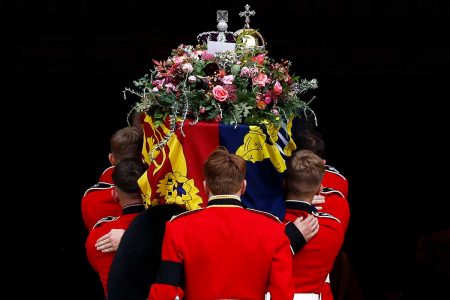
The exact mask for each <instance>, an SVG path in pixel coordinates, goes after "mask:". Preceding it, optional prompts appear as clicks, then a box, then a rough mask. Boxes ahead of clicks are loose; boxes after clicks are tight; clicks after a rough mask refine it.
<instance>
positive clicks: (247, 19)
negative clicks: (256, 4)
mask: <svg viewBox="0 0 450 300" xmlns="http://www.w3.org/2000/svg"><path fill="white" fill-rule="evenodd" d="M254 15H255V11H254V10H250V5H248V4H246V5H245V11H241V12H239V17H245V26H244V28H246V29H248V28H250V16H254Z"/></svg>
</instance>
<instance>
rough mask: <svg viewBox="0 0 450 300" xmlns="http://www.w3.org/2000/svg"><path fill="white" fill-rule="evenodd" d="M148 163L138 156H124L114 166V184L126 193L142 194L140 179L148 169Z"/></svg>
mask: <svg viewBox="0 0 450 300" xmlns="http://www.w3.org/2000/svg"><path fill="white" fill-rule="evenodd" d="M147 168H148V165H147V164H146V163H144V162H142V160H140V159H137V158H124V159H122V160H121V161H120V162H119V163H118V164H117V165H116V167H115V168H114V171H113V173H112V179H113V183H114V185H115V186H116V187H117V188H118V189H119V190H121V191H122V192H124V193H126V194H138V195H139V194H140V189H139V185H138V182H137V181H138V179H139V178H140V177H141V176H142V174H144V173H145V171H147Z"/></svg>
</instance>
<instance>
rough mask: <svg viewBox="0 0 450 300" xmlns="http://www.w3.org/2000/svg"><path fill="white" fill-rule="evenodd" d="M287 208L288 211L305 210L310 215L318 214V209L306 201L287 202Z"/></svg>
mask: <svg viewBox="0 0 450 300" xmlns="http://www.w3.org/2000/svg"><path fill="white" fill-rule="evenodd" d="M284 202H285V203H286V208H287V209H295V210H303V211H306V212H308V213H310V214H311V213H313V212H317V209H316V208H315V207H314V205H311V204H309V203H308V202H306V201H302V200H285V201H284Z"/></svg>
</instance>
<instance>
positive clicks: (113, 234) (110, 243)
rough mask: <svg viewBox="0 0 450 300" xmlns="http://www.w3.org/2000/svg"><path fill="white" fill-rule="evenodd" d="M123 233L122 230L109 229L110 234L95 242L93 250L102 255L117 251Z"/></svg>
mask: <svg viewBox="0 0 450 300" xmlns="http://www.w3.org/2000/svg"><path fill="white" fill-rule="evenodd" d="M124 232H125V230H123V229H111V231H110V232H108V233H107V234H105V235H104V236H102V237H101V238H99V239H98V240H97V242H96V243H95V248H97V250H98V251H102V252H103V253H107V252H113V251H117V248H119V244H120V240H121V239H122V235H123V233H124Z"/></svg>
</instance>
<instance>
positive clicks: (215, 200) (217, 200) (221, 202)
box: [206, 195, 244, 207]
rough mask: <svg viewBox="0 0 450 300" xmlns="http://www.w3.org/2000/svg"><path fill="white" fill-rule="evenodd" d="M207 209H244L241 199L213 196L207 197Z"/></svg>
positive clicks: (228, 196) (230, 196)
mask: <svg viewBox="0 0 450 300" xmlns="http://www.w3.org/2000/svg"><path fill="white" fill-rule="evenodd" d="M206 206H207V207H218V206H225V207H244V206H243V205H242V202H241V198H239V197H238V196H236V195H214V196H211V197H209V199H208V204H207V205H206Z"/></svg>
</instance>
